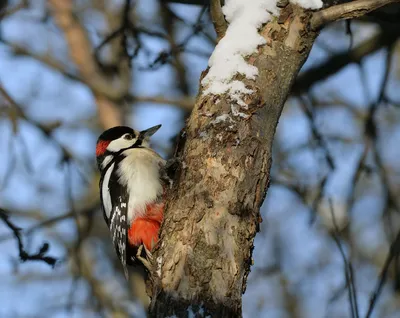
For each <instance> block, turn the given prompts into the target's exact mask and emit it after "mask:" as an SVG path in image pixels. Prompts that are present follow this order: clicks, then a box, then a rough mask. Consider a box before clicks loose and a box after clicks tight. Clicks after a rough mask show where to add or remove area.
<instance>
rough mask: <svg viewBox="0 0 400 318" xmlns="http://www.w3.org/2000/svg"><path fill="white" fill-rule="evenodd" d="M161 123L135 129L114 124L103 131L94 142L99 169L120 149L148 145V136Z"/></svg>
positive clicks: (118, 152) (152, 133)
mask: <svg viewBox="0 0 400 318" xmlns="http://www.w3.org/2000/svg"><path fill="white" fill-rule="evenodd" d="M160 127H161V125H157V126H153V127H151V128H149V129H146V130H142V131H137V130H134V129H132V128H130V127H126V126H116V127H113V128H110V129H108V130H106V131H104V132H103V133H102V134H101V135H100V137H99V139H98V140H97V144H96V159H97V165H98V167H99V169H100V170H102V169H104V167H105V166H106V165H107V163H108V162H110V161H111V160H112V158H113V157H114V156H116V155H118V154H121V153H122V151H124V150H127V149H132V148H140V147H149V141H150V137H151V136H152V135H154V134H155V132H156V131H157V130H158V129H160Z"/></svg>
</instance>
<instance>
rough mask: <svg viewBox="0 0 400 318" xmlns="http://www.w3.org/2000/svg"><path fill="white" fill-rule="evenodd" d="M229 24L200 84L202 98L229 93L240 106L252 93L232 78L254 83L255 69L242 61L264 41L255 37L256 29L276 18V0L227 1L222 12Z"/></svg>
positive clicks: (240, 82)
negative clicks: (243, 77)
mask: <svg viewBox="0 0 400 318" xmlns="http://www.w3.org/2000/svg"><path fill="white" fill-rule="evenodd" d="M222 12H223V13H224V15H225V19H226V20H227V21H228V23H229V27H228V29H227V30H226V34H225V36H224V37H223V38H222V39H221V40H220V41H219V43H218V44H217V46H216V48H215V50H214V52H213V54H212V55H211V57H210V60H209V61H208V66H209V67H210V69H209V71H208V74H207V75H206V76H205V77H204V78H203V80H202V81H201V84H202V86H203V87H204V88H205V90H204V93H203V94H204V95H209V94H212V95H220V94H223V93H228V94H229V95H230V97H231V98H232V99H233V100H234V101H235V102H237V103H238V104H239V105H241V106H245V105H246V104H245V103H244V102H243V100H242V97H243V95H244V94H251V93H252V92H253V91H252V90H251V89H248V88H246V87H245V85H244V83H243V82H242V81H239V80H232V78H233V77H234V76H235V75H237V74H241V75H244V76H245V77H246V78H248V79H252V80H254V79H255V78H256V76H257V75H258V69H257V67H255V66H254V65H250V64H248V63H247V62H246V61H245V59H244V58H245V57H246V56H249V55H251V54H253V53H255V52H256V51H257V47H258V46H259V45H262V44H265V39H264V38H263V37H262V36H261V35H260V34H258V29H259V28H260V27H261V25H262V24H263V23H266V22H268V21H269V20H270V18H271V13H275V14H277V13H278V12H279V11H278V8H277V7H276V0H227V1H226V2H225V5H224V6H223V8H222Z"/></svg>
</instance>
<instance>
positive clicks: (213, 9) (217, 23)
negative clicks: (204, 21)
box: [210, 0, 228, 41]
mask: <svg viewBox="0 0 400 318" xmlns="http://www.w3.org/2000/svg"><path fill="white" fill-rule="evenodd" d="M210 14H211V19H212V21H213V23H214V29H215V32H216V33H217V41H219V40H220V39H221V38H223V37H224V35H225V32H226V30H227V28H228V24H227V22H226V21H225V17H224V14H223V13H222V8H221V0H211V3H210Z"/></svg>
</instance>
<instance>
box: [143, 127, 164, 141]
mask: <svg viewBox="0 0 400 318" xmlns="http://www.w3.org/2000/svg"><path fill="white" fill-rule="evenodd" d="M160 128H161V125H157V126H153V127H150V128H148V129H146V130H142V131H141V132H140V137H141V138H142V139H146V138H150V137H151V136H153V135H154V134H155V133H156V131H157V130H159V129H160Z"/></svg>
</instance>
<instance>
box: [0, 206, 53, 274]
mask: <svg viewBox="0 0 400 318" xmlns="http://www.w3.org/2000/svg"><path fill="white" fill-rule="evenodd" d="M0 219H1V220H2V221H3V223H4V224H5V225H6V226H7V227H8V228H9V229H10V230H11V231H12V233H13V235H14V238H15V239H16V241H17V243H18V251H19V258H20V260H21V261H22V262H26V261H41V262H45V263H46V264H48V265H50V266H52V267H54V266H55V265H56V263H57V259H56V258H54V257H52V256H48V255H47V252H48V250H49V244H48V243H43V245H42V247H41V248H40V249H39V252H37V253H35V254H30V253H28V252H27V251H26V250H25V248H24V244H23V242H22V237H21V229H20V228H19V227H17V226H15V225H14V224H13V223H12V222H11V221H10V219H9V216H8V213H7V212H6V211H5V210H3V209H1V208H0Z"/></svg>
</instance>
